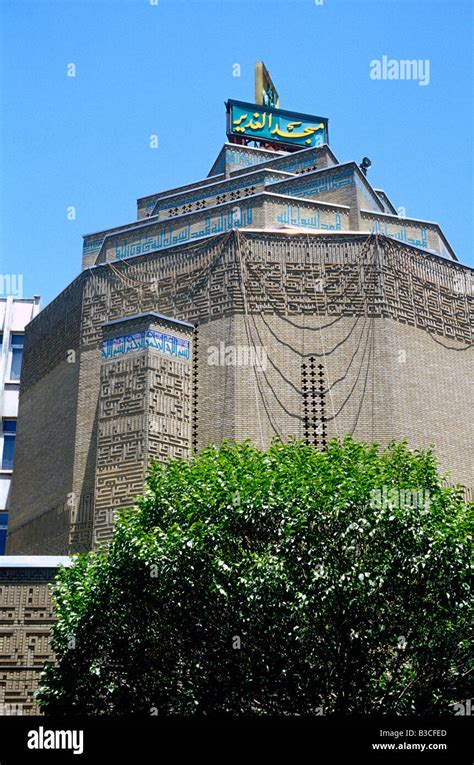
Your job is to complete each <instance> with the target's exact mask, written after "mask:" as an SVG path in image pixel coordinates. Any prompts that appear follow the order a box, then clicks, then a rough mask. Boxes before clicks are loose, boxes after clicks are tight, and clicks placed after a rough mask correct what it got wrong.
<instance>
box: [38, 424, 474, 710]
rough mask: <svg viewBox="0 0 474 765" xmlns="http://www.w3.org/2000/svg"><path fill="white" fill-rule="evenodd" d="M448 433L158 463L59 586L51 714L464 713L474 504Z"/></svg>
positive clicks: (230, 450)
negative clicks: (410, 441)
mask: <svg viewBox="0 0 474 765" xmlns="http://www.w3.org/2000/svg"><path fill="white" fill-rule="evenodd" d="M469 510H470V508H469V506H467V505H466V504H465V503H464V501H463V498H462V491H461V489H460V488H459V487H457V488H446V487H445V486H444V482H443V479H442V477H441V476H440V475H439V474H438V468H437V462H436V459H435V457H434V456H433V453H432V450H428V451H426V452H413V451H411V450H409V449H408V447H407V445H406V444H405V443H401V444H391V445H390V446H389V447H388V448H387V449H386V450H381V449H380V448H379V447H378V446H377V445H376V444H374V445H368V444H364V443H358V442H356V441H354V440H352V439H351V438H346V439H345V440H344V441H342V442H339V441H333V442H331V443H330V444H329V445H328V447H327V449H326V450H325V451H318V450H316V449H314V448H312V447H309V446H306V445H305V444H302V443H299V442H291V443H288V444H282V443H280V442H275V443H273V445H272V446H271V448H270V449H268V451H260V450H258V449H257V448H256V447H255V446H253V445H252V444H251V443H244V444H240V445H236V444H231V443H224V444H223V445H222V446H221V447H220V448H215V447H210V448H207V449H205V450H204V451H203V452H202V453H201V454H199V455H196V456H194V457H193V458H192V459H191V460H189V461H185V460H180V461H175V462H172V463H171V464H169V465H168V466H167V467H162V466H160V465H159V464H157V463H155V464H153V465H152V467H151V470H150V473H149V477H148V483H147V490H146V493H145V495H144V496H143V497H141V498H140V499H139V500H138V503H137V507H136V508H135V509H134V510H127V511H123V512H122V513H121V514H120V518H119V520H118V522H117V525H116V532H115V535H114V538H113V540H112V541H111V543H110V545H109V548H108V550H107V551H105V550H102V551H97V552H93V553H89V554H86V555H83V556H79V557H78V558H77V560H76V562H75V564H74V565H73V566H72V567H71V568H69V569H63V570H61V572H60V574H59V576H58V579H57V583H56V584H55V587H54V599H55V604H56V605H55V609H56V615H57V617H58V621H57V622H56V624H55V626H54V648H55V651H56V654H57V663H56V665H49V666H47V668H46V669H45V672H44V675H43V680H42V687H41V688H40V691H39V694H38V700H39V703H40V706H41V709H42V711H44V712H46V713H49V714H62V713H64V714H65V713H68V714H71V713H78V714H79V713H81V714H118V715H121V714H146V715H150V714H152V715H153V714H185V715H187V714H213V713H221V714H222V713H230V714H284V715H288V714H289V715H291V714H304V713H306V714H331V713H333V712H343V713H349V714H350V713H376V712H384V713H385V712H386V713H388V712H391V713H400V714H413V713H414V714H421V713H427V712H440V713H441V712H447V711H448V706H449V705H450V704H453V703H455V702H458V701H460V700H462V699H464V698H466V696H467V694H468V693H469V686H468V679H469V665H468V645H469V640H468V638H469V623H470V603H471V601H470V597H469V596H470V579H469V571H470V560H471V539H472V537H471V532H472V514H471V515H470V512H469Z"/></svg>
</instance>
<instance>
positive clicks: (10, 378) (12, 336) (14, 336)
mask: <svg viewBox="0 0 474 765" xmlns="http://www.w3.org/2000/svg"><path fill="white" fill-rule="evenodd" d="M39 310H40V298H39V297H38V296H37V295H35V297H33V298H20V297H14V296H12V295H9V296H7V297H0V413H1V430H0V555H4V553H5V541H6V536H7V525H8V505H9V495H10V483H11V477H12V472H13V457H14V452H15V438H16V420H17V417H18V396H19V392H20V375H21V364H22V360H23V340H24V334H25V327H26V325H27V324H28V323H29V322H30V321H31V319H33V317H34V316H36V314H37V313H38V312H39Z"/></svg>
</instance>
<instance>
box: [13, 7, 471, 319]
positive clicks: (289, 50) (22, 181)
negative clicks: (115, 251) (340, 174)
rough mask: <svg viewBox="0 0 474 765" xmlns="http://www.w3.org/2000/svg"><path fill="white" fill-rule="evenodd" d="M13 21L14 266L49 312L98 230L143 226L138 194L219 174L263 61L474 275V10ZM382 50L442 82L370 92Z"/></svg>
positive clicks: (121, 12)
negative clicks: (86, 239)
mask: <svg viewBox="0 0 474 765" xmlns="http://www.w3.org/2000/svg"><path fill="white" fill-rule="evenodd" d="M0 8H1V35H2V58H1V85H2V88H1V90H2V102H1V111H2V114H1V117H2V122H3V128H2V135H1V144H0V148H1V153H2V164H3V172H2V197H1V200H0V204H1V207H0V225H1V231H0V236H1V242H0V254H1V256H2V259H1V269H0V271H1V273H16V274H18V273H22V274H23V275H24V294H25V295H27V296H29V295H32V294H41V296H42V297H43V305H44V304H45V303H47V302H49V301H50V300H51V299H52V298H53V297H54V296H55V295H56V294H57V293H58V292H60V291H61V290H62V289H63V288H64V287H65V286H66V285H67V284H68V283H69V282H70V281H71V280H72V279H73V278H74V277H75V276H76V275H77V274H78V273H79V271H80V267H81V250H82V234H84V233H89V232H93V231H97V230H100V229H104V228H107V227H110V226H114V225H120V224H123V223H127V222H130V221H132V220H134V219H135V200H136V198H137V197H139V196H144V195H146V194H151V193H153V192H155V191H159V190H162V189H166V188H169V187H173V186H177V185H180V184H184V183H188V182H191V181H193V180H197V179H199V178H202V177H205V176H206V175H207V173H208V171H209V169H210V167H211V164H212V162H213V160H214V159H215V157H216V156H217V153H218V151H219V149H220V148H221V146H222V144H223V142H224V141H225V111H224V101H225V99H227V98H236V99H240V100H250V101H252V100H253V93H254V84H253V66H254V62H255V61H257V60H261V59H263V60H264V61H265V63H266V65H267V67H268V68H269V70H270V72H271V74H272V77H273V80H274V82H275V84H276V86H277V88H278V90H279V92H280V103H281V106H283V107H285V108H288V109H290V110H295V111H303V112H306V113H310V114H311V113H314V114H316V115H320V116H325V117H328V118H329V131H330V143H331V147H332V149H333V151H334V152H335V153H336V155H337V157H338V158H339V160H340V161H348V160H351V159H355V160H358V161H359V160H360V159H361V158H362V156H364V155H368V156H369V157H370V158H371V160H372V168H371V170H370V171H369V173H370V175H369V178H370V180H371V182H372V183H373V185H374V186H375V187H379V188H383V189H385V190H386V191H387V193H388V194H389V195H390V197H391V198H392V201H393V202H394V204H395V205H396V206H399V205H402V206H404V207H405V208H406V214H407V216H413V217H420V218H425V219H427V220H435V221H438V222H439V223H440V224H441V226H442V227H443V229H444V232H445V234H446V235H447V237H448V239H449V241H450V242H451V244H452V245H453V247H454V249H455V251H456V252H457V254H458V257H459V259H460V260H461V262H464V263H469V264H471V265H472V264H474V256H473V233H472V221H473V92H472V73H473V59H472V28H473V11H472V8H473V3H472V1H471V0H449V1H448V0H350V2H344V1H343V0H324V3H323V5H316V3H315V2H314V0H255V1H254V2H249V0H159V1H158V4H157V5H151V4H150V2H149V0H108V1H107V0H102V2H101V0H88V1H85V0H54V1H52V2H51V1H48V0H0ZM384 54H385V55H387V56H388V57H390V58H397V59H406V58H408V59H419V60H425V59H429V61H430V83H429V85H427V86H425V87H423V86H420V85H419V84H418V82H413V81H384V80H381V81H374V80H371V79H370V76H369V73H370V61H371V60H373V59H380V58H381V57H382V56H383V55H384ZM69 63H74V64H75V65H76V69H77V76H76V77H75V78H71V77H67V76H66V74H67V65H68V64H69ZM235 63H238V64H240V66H241V77H240V78H236V77H233V76H232V66H233V64H235ZM151 134H157V135H158V136H159V148H158V149H157V150H153V149H150V148H149V137H150V135H151ZM71 205H72V206H74V207H75V208H76V210H77V219H76V220H75V221H68V220H67V208H68V207H69V206H71Z"/></svg>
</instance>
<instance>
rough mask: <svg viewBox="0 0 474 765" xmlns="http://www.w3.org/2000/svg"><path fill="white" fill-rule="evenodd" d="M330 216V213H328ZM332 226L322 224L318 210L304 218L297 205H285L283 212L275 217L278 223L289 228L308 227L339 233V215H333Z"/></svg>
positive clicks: (340, 226)
mask: <svg viewBox="0 0 474 765" xmlns="http://www.w3.org/2000/svg"><path fill="white" fill-rule="evenodd" d="M329 215H331V213H329ZM333 215H334V224H333V225H331V224H330V223H322V221H321V213H320V212H319V210H318V211H317V212H315V213H314V214H313V215H310V217H306V215H303V214H302V212H301V208H300V207H299V206H298V205H287V206H286V208H285V210H284V211H283V212H281V213H280V214H279V215H277V221H278V223H282V224H283V225H291V226H308V227H309V228H319V229H325V230H328V231H341V228H342V225H341V214H340V213H333Z"/></svg>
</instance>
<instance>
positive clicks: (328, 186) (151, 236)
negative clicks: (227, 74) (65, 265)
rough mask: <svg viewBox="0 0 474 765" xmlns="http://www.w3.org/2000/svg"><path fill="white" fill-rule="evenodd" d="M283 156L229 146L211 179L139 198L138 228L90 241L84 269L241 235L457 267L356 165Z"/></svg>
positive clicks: (428, 230)
mask: <svg viewBox="0 0 474 765" xmlns="http://www.w3.org/2000/svg"><path fill="white" fill-rule="evenodd" d="M277 111H278V110H277ZM318 119H319V118H318ZM285 148H286V149H288V150H284V151H281V150H279V149H276V148H272V149H269V148H262V147H261V146H260V147H253V146H250V145H238V144H236V143H231V142H227V143H225V144H224V146H223V148H222V149H221V151H220V152H219V154H218V156H217V158H216V160H215V162H214V163H213V165H212V167H211V169H210V172H209V175H208V176H207V177H206V178H204V179H202V180H199V181H196V182H195V183H189V184H186V185H184V186H179V187H177V188H173V189H168V190H166V191H161V192H158V193H155V194H150V195H147V196H145V197H141V198H140V199H138V200H137V219H136V220H134V221H132V222H131V223H128V224H125V225H122V226H117V227H115V228H110V229H106V230H104V231H99V232H95V233H92V234H87V235H86V236H85V237H84V247H83V260H82V267H83V269H84V268H90V267H94V266H98V265H101V264H104V263H108V262H110V261H115V260H118V259H122V258H130V257H133V256H135V255H143V254H144V253H149V252H159V251H161V250H163V249H165V248H169V247H174V246H177V245H183V244H187V243H189V242H194V241H196V240H201V239H207V238H209V237H212V236H216V235H218V234H222V233H223V232H225V231H230V230H232V229H239V228H244V229H255V228H258V229H260V230H262V229H263V230H274V229H278V228H285V229H286V230H288V229H291V228H297V229H302V230H305V231H307V232H308V233H311V234H313V233H318V232H320V233H325V234H326V233H328V232H330V231H338V232H342V233H344V232H345V233H348V232H361V233H367V234H370V233H381V234H384V235H386V236H388V237H391V238H393V239H395V240H397V241H399V242H404V243H406V244H408V245H410V246H414V247H419V248H421V249H422V250H424V251H426V252H429V253H433V254H436V255H440V256H442V257H444V258H447V259H449V260H457V257H456V255H455V253H454V251H453V249H452V247H451V245H450V244H449V242H448V240H447V239H446V237H445V235H444V234H443V232H442V230H441V228H440V226H439V225H438V223H435V222H432V221H426V220H420V219H418V218H408V217H405V216H402V215H399V214H398V212H397V209H396V208H395V206H394V205H393V203H392V202H391V200H390V199H389V197H388V195H387V194H386V192H385V191H382V190H381V189H376V188H374V187H373V186H372V185H371V183H370V181H369V180H368V178H367V177H366V174H365V173H364V172H363V170H362V169H361V167H360V166H359V165H358V164H357V163H356V162H354V161H350V162H343V163H341V162H339V161H338V159H337V158H336V156H335V155H334V153H333V152H332V150H331V149H330V148H329V146H328V144H327V143H324V144H320V145H317V146H311V147H309V148H305V147H304V146H303V147H300V146H296V147H293V148H292V149H291V150H290V149H289V148H288V147H285Z"/></svg>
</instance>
